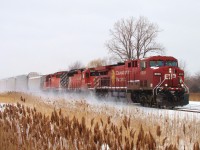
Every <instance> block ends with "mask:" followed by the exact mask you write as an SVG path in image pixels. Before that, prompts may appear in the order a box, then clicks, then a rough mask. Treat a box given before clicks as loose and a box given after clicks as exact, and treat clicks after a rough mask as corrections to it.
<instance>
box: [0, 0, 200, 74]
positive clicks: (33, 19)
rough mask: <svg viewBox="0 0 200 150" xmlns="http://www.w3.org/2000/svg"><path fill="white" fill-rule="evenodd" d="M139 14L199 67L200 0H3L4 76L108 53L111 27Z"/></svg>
mask: <svg viewBox="0 0 200 150" xmlns="http://www.w3.org/2000/svg"><path fill="white" fill-rule="evenodd" d="M139 16H145V17H147V18H148V19H149V20H150V21H152V22H154V23H157V24H158V26H159V27H160V29H162V30H163V31H162V32H161V33H160V34H159V37H158V42H160V43H162V44H163V45H164V46H165V48H166V54H167V55H172V56H174V57H176V58H178V59H179V60H182V61H185V62H186V63H187V69H188V70H189V72H190V73H192V74H194V73H196V72H198V71H200V63H199V61H198V59H200V52H199V48H200V42H199V40H200V1H199V0H185V1H183V0H166V1H162V0H96V1H94V0H84V1H81V0H73V1H69V0H19V1H17V0H0V56H1V57H0V78H4V77H10V76H16V75H20V74H27V73H29V72H32V71H36V72H40V73H43V74H45V73H51V72H56V71H59V70H64V69H67V68H68V66H69V65H70V64H71V63H72V62H74V61H76V60H79V61H81V62H82V63H84V64H87V63H88V62H89V61H90V60H92V59H95V58H99V57H101V58H102V57H106V56H108V51H107V49H106V48H105V46H104V43H105V41H106V40H108V39H109V29H111V28H112V27H113V25H114V23H115V22H116V21H117V20H119V19H121V18H128V17H135V18H137V17H139Z"/></svg>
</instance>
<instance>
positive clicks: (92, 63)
mask: <svg viewBox="0 0 200 150" xmlns="http://www.w3.org/2000/svg"><path fill="white" fill-rule="evenodd" d="M105 65H107V63H106V60H105V59H101V58H98V59H93V60H91V61H90V62H89V63H88V65H87V66H88V67H89V68H92V67H99V66H105Z"/></svg>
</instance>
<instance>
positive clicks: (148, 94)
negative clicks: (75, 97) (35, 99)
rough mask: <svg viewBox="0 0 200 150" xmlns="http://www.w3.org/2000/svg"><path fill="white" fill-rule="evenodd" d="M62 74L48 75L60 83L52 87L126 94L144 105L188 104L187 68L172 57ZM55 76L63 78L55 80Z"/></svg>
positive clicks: (49, 78) (131, 61)
mask: <svg viewBox="0 0 200 150" xmlns="http://www.w3.org/2000/svg"><path fill="white" fill-rule="evenodd" d="M59 74H60V75H58V73H56V75H47V76H46V77H48V79H46V81H48V82H49V81H54V82H55V81H56V83H57V84H51V86H50V87H51V89H52V88H53V89H56V88H58V87H59V88H61V89H64V91H85V90H90V91H95V93H97V94H98V95H107V94H109V95H112V96H117V97H120V96H124V97H126V98H127V100H129V101H132V102H134V103H140V104H141V105H144V106H155V107H175V106H183V105H187V104H188V103H189V89H188V87H187V86H186V85H185V83H184V71H183V70H181V69H180V68H179V67H178V61H177V59H175V58H174V57H171V56H152V57H148V58H144V59H137V60H129V61H125V62H124V63H118V64H115V65H108V66H101V67H96V68H82V69H75V70H71V71H69V72H60V73H59ZM56 77H58V78H60V79H57V80H56V79H54V78H56ZM58 81H62V82H60V85H62V86H58ZM63 83H65V84H63ZM44 85H47V84H46V83H45V84H44ZM48 85H50V84H48ZM53 86H55V87H53Z"/></svg>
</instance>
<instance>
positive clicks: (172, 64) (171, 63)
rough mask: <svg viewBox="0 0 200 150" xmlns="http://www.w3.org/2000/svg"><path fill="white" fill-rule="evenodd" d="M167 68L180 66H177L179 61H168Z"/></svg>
mask: <svg viewBox="0 0 200 150" xmlns="http://www.w3.org/2000/svg"><path fill="white" fill-rule="evenodd" d="M165 65H166V66H174V67H176V66H178V65H177V61H170V60H167V61H166V63H165Z"/></svg>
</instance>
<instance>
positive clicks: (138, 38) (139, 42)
mask: <svg viewBox="0 0 200 150" xmlns="http://www.w3.org/2000/svg"><path fill="white" fill-rule="evenodd" d="M158 32H160V31H159V28H158V26H157V25H156V24H153V23H151V22H149V21H148V19H147V18H145V17H140V18H139V19H138V20H135V19H134V18H129V19H121V20H120V21H118V22H116V23H115V24H114V28H113V30H110V34H111V39H110V40H109V41H107V42H106V47H107V48H108V50H109V51H110V52H111V53H113V54H115V55H116V56H117V57H118V58H120V59H121V60H127V59H137V58H144V57H145V56H146V55H147V54H149V53H151V52H153V53H163V52H164V48H163V46H162V45H161V44H159V43H157V42H156V37H157V35H158Z"/></svg>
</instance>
